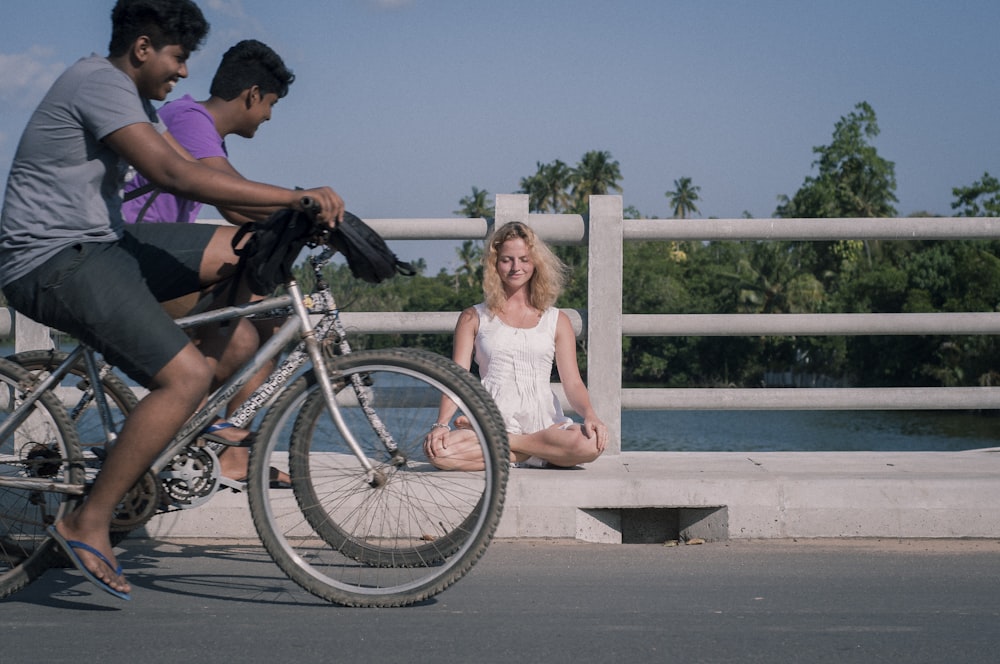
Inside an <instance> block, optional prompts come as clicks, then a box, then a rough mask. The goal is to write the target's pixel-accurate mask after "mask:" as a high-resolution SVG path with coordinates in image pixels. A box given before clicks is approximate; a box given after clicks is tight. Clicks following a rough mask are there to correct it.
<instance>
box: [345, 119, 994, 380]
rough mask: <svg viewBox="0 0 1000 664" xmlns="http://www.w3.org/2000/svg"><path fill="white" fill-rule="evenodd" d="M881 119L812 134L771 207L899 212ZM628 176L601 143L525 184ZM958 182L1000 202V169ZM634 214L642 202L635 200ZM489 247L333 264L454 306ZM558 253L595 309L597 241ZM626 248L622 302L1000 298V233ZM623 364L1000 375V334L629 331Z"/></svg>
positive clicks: (576, 193)
mask: <svg viewBox="0 0 1000 664" xmlns="http://www.w3.org/2000/svg"><path fill="white" fill-rule="evenodd" d="M878 133H879V128H878V122H877V118H876V115H875V111H874V110H873V109H872V107H871V106H870V105H869V104H867V103H865V102H861V103H859V104H857V105H856V106H855V107H854V109H853V110H852V111H851V112H850V113H849V114H847V115H845V116H843V117H841V118H840V120H839V121H838V122H837V123H836V124H835V126H834V130H833V134H832V137H831V140H830V143H829V144H828V145H822V146H817V147H814V148H813V152H814V154H815V160H814V161H813V163H812V165H811V166H812V173H811V174H810V175H808V176H807V177H806V178H805V179H804V181H803V183H802V185H801V186H800V187H799V189H798V190H797V191H796V192H795V193H794V194H793V195H791V196H784V195H783V196H779V197H778V205H777V207H776V209H775V211H774V213H773V216H774V217H778V218H803V217H807V218H838V217H840V218H843V217H894V216H898V213H897V210H896V208H895V204H896V203H897V198H896V193H895V192H896V177H895V164H894V163H893V162H892V161H889V160H887V159H885V158H883V157H882V156H881V155H879V153H878V151H877V149H876V148H875V146H874V145H873V140H874V139H875V138H876V137H877V136H878ZM621 179H622V178H621V171H620V167H619V164H618V162H617V161H615V160H614V159H613V158H612V156H611V154H610V153H609V152H604V151H591V152H587V153H586V154H584V156H583V158H582V159H581V160H580V162H579V163H578V164H577V165H576V166H570V165H568V164H566V163H564V162H563V161H561V160H558V159H557V160H555V161H552V162H550V163H542V162H538V163H537V168H536V172H535V173H534V174H532V175H528V176H526V177H524V178H522V179H521V181H520V186H521V188H520V191H519V192H518V193H523V194H527V195H528V200H529V207H530V209H531V211H532V212H541V213H586V211H587V199H588V197H589V196H590V195H591V194H607V193H612V192H621V191H622V187H621V186H620V184H619V182H620V181H621ZM952 194H953V202H952V203H951V207H952V216H1000V181H998V180H997V178H995V177H993V176H991V175H990V174H989V173H988V172H986V173H984V175H983V177H982V178H981V179H980V180H977V181H976V182H973V183H972V184H971V185H967V186H957V187H954V188H953V189H952ZM664 195H665V196H666V198H667V199H668V202H669V205H670V209H671V211H672V213H673V216H674V217H675V218H688V217H690V216H692V215H695V214H697V213H698V205H699V203H700V201H701V190H700V187H698V186H697V185H695V184H694V183H693V182H692V180H691V178H689V177H679V178H677V179H676V180H674V181H673V189H671V190H669V191H666V192H665V194H664ZM489 196H490V195H489V193H488V192H487V191H485V190H482V189H479V188H477V187H473V188H472V193H471V194H470V195H469V196H466V197H464V198H462V199H461V200H460V201H459V206H460V208H459V209H458V210H456V214H459V215H462V216H466V217H485V218H491V217H492V216H493V210H492V208H491V207H490V206H489ZM625 216H626V218H642V216H643V215H642V214H641V213H640V212H639V211H638V210H636V209H635V208H633V207H631V206H626V208H625ZM744 216H749V215H744ZM912 216H934V215H930V214H928V213H916V214H914V215H912ZM942 223H947V222H946V221H942ZM481 251H482V242H479V241H466V242H464V243H463V244H462V245H461V247H459V248H458V249H457V255H458V258H459V264H458V267H457V268H456V269H455V270H454V271H453V272H450V273H449V272H447V271H445V270H441V271H440V272H439V273H438V274H436V275H426V274H420V275H419V276H417V277H415V278H412V279H405V280H403V279H397V280H394V281H393V282H390V283H387V284H383V285H380V286H377V287H371V286H367V285H365V284H359V283H357V282H355V281H354V280H352V279H349V278H347V277H346V272H344V270H346V268H343V267H331V268H330V269H331V270H332V271H333V272H334V273H335V274H333V275H331V276H333V277H334V278H335V279H336V282H335V283H338V284H339V285H340V286H339V288H340V289H341V291H344V292H343V295H342V297H343V296H344V295H346V296H347V297H348V299H350V300H351V302H350V303H347V302H345V303H343V306H344V308H355V309H360V310H370V311H400V310H401V311H442V310H443V311H457V310H460V309H463V308H465V307H467V306H469V305H470V304H472V303H475V302H478V301H480V299H481V297H482V292H481V289H480V276H481V268H480V266H479V260H480V257H481ZM556 251H557V253H559V254H560V256H561V257H562V258H563V260H564V261H565V262H566V263H567V264H568V265H569V266H570V269H571V270H572V277H571V279H570V281H569V287H568V289H567V291H566V292H565V293H564V295H563V297H562V298H561V300H560V302H559V306H562V307H567V308H584V307H586V294H587V283H586V280H587V265H586V260H587V257H586V250H585V249H583V248H581V247H556ZM624 252H625V255H624V265H625V267H624V301H623V309H624V311H625V313H658V314H683V313H766V314H781V313H867V312H872V313H928V312H949V311H987V312H989V311H997V310H998V306H1000V259H998V256H1000V239H998V240H966V241H922V240H894V241H892V242H883V241H860V240H842V241H830V242H794V241H711V242H670V243H665V242H657V241H643V242H628V243H626V244H625V249H624ZM419 264H420V266H421V267H423V268H426V264H425V263H423V262H420V263H419ZM340 272H343V274H337V273H340ZM345 288H346V291H345ZM363 343H365V344H368V345H394V344H413V345H421V346H425V347H429V348H431V349H433V350H435V351H437V352H440V353H443V354H446V355H447V354H450V348H451V338H450V335H395V336H394V337H386V336H379V337H370V338H367V339H364V340H363ZM584 360H585V356H584V355H583V354H581V361H584ZM623 364H624V367H623V370H624V379H625V381H626V383H627V384H630V385H638V384H642V385H659V386H670V387H692V386H722V385H725V386H741V387H751V386H761V385H764V384H766V379H767V377H768V376H769V375H771V374H773V373H774V372H793V373H798V374H809V375H814V376H824V377H827V378H829V379H831V380H834V381H836V382H837V383H838V384H843V385H854V386H868V387H871V386H937V385H943V386H959V385H970V386H971V385H998V384H1000V347H998V343H997V339H996V338H995V337H992V336H949V337H945V336H898V337H897V336H851V337H787V336H781V337H778V336H759V337H631V338H625V339H623ZM584 366H585V365H584Z"/></svg>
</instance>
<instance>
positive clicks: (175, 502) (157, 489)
mask: <svg viewBox="0 0 1000 664" xmlns="http://www.w3.org/2000/svg"><path fill="white" fill-rule="evenodd" d="M310 246H311V247H314V248H315V247H317V246H319V247H321V248H322V249H321V251H320V252H319V254H318V255H315V254H314V255H310V256H309V258H308V262H309V265H310V267H311V270H312V274H313V275H314V276H315V283H316V288H315V289H313V291H312V292H311V293H310V294H308V295H306V296H304V295H303V293H302V289H301V287H300V285H299V284H298V282H297V281H296V280H294V279H292V280H289V281H288V282H287V283H286V284H285V290H286V292H285V293H284V294H280V295H274V296H271V297H268V298H266V299H264V300H261V301H258V302H252V303H249V304H242V305H237V306H229V307H224V308H222V309H217V310H212V311H206V312H202V313H197V314H193V315H190V316H186V317H184V318H181V319H178V320H177V324H178V325H180V326H181V327H185V328H187V327H194V326H197V325H202V324H208V323H218V322H222V321H227V320H234V319H237V318H239V317H253V318H263V317H282V318H285V319H286V320H285V322H283V323H282V324H281V326H280V327H279V328H278V330H277V331H276V332H275V334H274V335H273V336H272V337H271V339H270V340H268V341H267V342H266V343H265V344H263V345H262V346H261V347H260V348H259V349H258V351H257V353H256V354H255V355H254V357H253V358H252V359H251V360H249V361H248V362H247V364H245V365H244V366H243V367H242V368H241V369H240V370H239V371H238V372H237V373H236V374H235V375H234V376H232V377H231V378H230V379H229V380H227V381H226V382H225V384H223V385H222V386H221V387H219V388H218V389H217V390H216V391H215V392H213V393H212V394H211V395H210V396H209V398H208V402H207V404H206V405H205V406H204V407H203V408H202V409H200V410H199V411H198V412H197V413H195V414H194V415H193V416H192V417H191V419H190V420H189V421H188V422H187V423H186V424H185V425H184V426H183V427H182V429H181V430H180V431H179V432H178V433H177V434H176V436H175V437H174V438H173V440H172V441H171V442H170V443H169V444H168V445H167V447H166V448H165V449H164V451H163V452H162V453H161V454H160V455H159V457H158V458H157V459H156V461H155V462H154V463H153V465H152V466H151V467H150V469H149V471H148V472H147V473H146V474H145V475H144V477H143V478H142V479H141V480H140V481H139V482H138V483H137V484H136V486H135V487H133V489H132V491H130V493H129V495H128V496H127V497H126V499H125V500H124V501H123V503H122V504H121V505H120V509H119V513H118V514H117V515H116V519H115V522H114V524H113V530H114V531H115V532H114V533H113V535H114V536H116V537H117V538H121V537H124V535H125V534H126V533H127V532H128V531H130V530H132V529H134V528H137V527H139V526H141V525H142V524H144V523H146V522H147V521H148V520H149V519H151V518H153V516H155V515H156V514H158V513H160V512H161V511H164V510H168V509H190V508H193V507H198V506H200V505H203V504H204V503H205V502H206V501H207V500H209V499H210V498H211V497H212V496H213V495H214V494H215V493H216V492H217V491H219V490H223V489H226V488H227V485H226V484H224V483H223V482H222V481H221V480H220V476H219V470H218V468H219V466H218V452H219V451H220V450H221V449H222V447H223V446H222V445H221V444H220V443H218V442H208V443H206V442H205V440H204V439H203V438H202V437H201V434H202V432H203V430H204V429H205V428H206V426H207V425H208V424H210V423H211V422H213V421H214V420H215V419H216V418H217V416H218V413H219V412H220V410H221V409H222V408H223V407H224V405H225V404H226V403H228V401H229V400H231V398H232V396H233V395H234V394H235V393H236V392H238V391H239V389H240V388H241V387H242V386H243V385H245V384H246V383H247V381H248V380H249V379H250V378H251V377H252V376H253V375H254V374H255V373H256V372H257V371H258V370H259V369H260V368H261V367H263V366H265V365H266V363H268V362H270V361H271V360H272V359H273V358H279V357H281V356H282V355H283V351H284V349H286V348H287V347H290V346H293V344H294V346H293V347H292V350H291V351H290V352H288V353H287V354H284V355H283V359H281V361H280V362H278V363H277V366H276V368H275V369H274V371H273V372H272V373H271V374H270V376H269V378H268V379H267V380H266V381H265V382H264V384H263V385H261V386H260V387H259V388H258V389H257V390H256V391H255V392H254V393H253V395H252V396H251V397H250V398H249V399H248V400H247V401H246V402H245V403H244V404H243V405H242V406H241V407H240V408H239V409H238V410H237V411H236V412H235V413H234V414H233V415H232V416H231V417H229V418H228V420H229V421H231V422H232V423H233V424H234V425H236V426H238V427H249V426H250V425H251V424H252V423H254V422H255V421H259V423H260V426H259V428H257V430H256V436H255V442H254V443H253V445H252V446H251V452H250V464H249V468H248V479H247V483H246V487H245V488H246V491H247V496H248V502H249V507H250V512H251V516H252V519H253V523H254V526H255V529H256V530H257V533H258V535H259V536H260V539H261V541H262V543H263V545H264V547H265V549H266V550H267V552H268V554H269V555H270V556H271V558H272V559H273V560H274V561H275V563H276V564H277V565H278V566H279V567H280V568H281V569H282V571H283V572H284V573H285V574H286V575H287V576H288V577H289V578H290V579H292V580H293V581H295V582H296V583H297V584H298V585H300V586H301V587H302V588H304V589H305V590H307V591H308V592H310V593H312V594H314V595H316V596H318V597H321V598H323V599H326V600H328V601H331V602H334V603H338V604H342V605H346V606H368V607H388V606H405V605H409V604H413V603H415V602H419V601H422V600H425V599H427V598H428V597H431V596H433V595H435V594H437V593H439V592H441V591H443V590H445V589H446V588H447V587H449V586H450V585H452V584H453V583H455V582H456V581H458V580H459V579H460V578H462V577H463V576H464V575H465V574H466V573H468V571H469V570H470V569H471V568H472V567H473V566H474V565H475V563H476V562H477V561H478V560H479V558H480V557H481V556H482V555H483V553H484V552H485V551H486V549H487V547H488V546H489V543H490V542H491V540H492V538H493V535H494V532H495V530H496V527H497V525H498V523H499V520H500V516H501V513H502V509H503V502H504V494H505V489H506V482H507V474H508V459H509V447H508V443H507V435H506V432H505V428H504V425H503V420H502V418H501V416H500V414H499V412H498V411H497V409H496V405H495V404H494V403H493V400H492V398H490V396H489V395H488V393H487V392H486V391H485V390H484V389H483V387H482V385H481V384H480V383H479V381H478V380H476V379H475V378H474V377H473V376H472V374H470V373H469V372H468V371H466V370H465V369H463V368H461V367H459V366H458V365H457V364H455V363H454V362H452V361H451V360H449V359H447V358H444V357H441V356H439V355H436V354H433V353H429V352H426V351H422V350H419V349H413V348H394V349H380V350H360V351H354V350H352V349H351V347H350V344H349V342H348V339H347V333H346V330H345V328H344V326H343V323H342V321H341V319H340V310H339V308H338V307H337V305H336V302H335V299H334V296H333V294H332V291H331V289H330V286H329V284H328V283H327V281H326V279H325V278H324V276H323V274H322V269H323V267H324V266H325V265H326V264H328V262H329V261H330V260H331V258H332V257H333V255H334V253H335V252H334V250H333V249H332V248H330V247H329V246H328V245H326V244H325V243H324V242H323V238H322V237H318V238H314V240H313V241H312V242H311V243H310ZM313 318H317V319H318V320H317V321H316V323H315V325H314V324H313V322H312V319H313ZM14 359H20V361H22V362H24V366H22V365H19V364H17V363H15V362H13V361H11V360H10V359H0V418H2V419H0V597H5V596H7V595H10V594H11V593H13V592H15V591H17V590H19V589H21V588H23V587H24V586H25V585H27V584H28V583H30V582H31V581H33V580H34V579H36V578H37V577H38V576H40V575H41V574H42V573H43V572H44V571H45V570H46V569H48V568H49V567H50V566H53V565H55V564H57V563H58V562H59V561H60V555H61V554H60V552H59V550H58V547H57V546H56V545H55V543H54V541H53V540H52V539H51V538H50V537H49V536H48V534H47V533H46V530H45V528H46V527H47V526H49V525H51V524H53V523H55V522H56V521H58V520H59V519H60V518H61V517H62V516H63V515H64V514H67V513H69V512H70V511H72V510H73V509H74V508H75V507H76V506H77V505H78V504H79V502H80V501H81V500H83V499H84V497H85V495H86V492H87V488H88V486H89V485H90V484H91V483H92V482H93V479H94V478H95V477H96V475H97V473H98V472H99V471H100V465H101V460H102V459H103V457H104V454H103V447H104V445H105V444H106V443H107V444H113V441H114V435H115V431H116V428H117V421H119V420H120V419H122V416H123V415H124V414H125V413H127V410H128V409H129V408H131V406H134V403H135V402H134V400H133V401H130V400H129V397H128V396H125V392H128V393H129V394H130V395H131V390H130V388H128V387H127V386H124V383H122V381H121V379H119V378H117V377H116V376H115V375H114V374H113V373H111V372H110V371H109V370H108V369H107V368H106V367H105V366H104V365H102V363H101V362H99V361H98V360H97V358H96V357H95V353H94V352H93V351H92V350H91V349H89V348H87V347H86V346H83V345H81V346H78V347H77V348H75V349H74V350H73V351H71V352H69V353H67V354H61V353H59V352H50V351H41V352H36V353H35V354H34V355H29V356H24V355H21V356H20V357H18V356H14ZM56 363H57V364H56ZM53 364H55V366H53ZM63 381H67V384H63ZM67 386H69V387H70V390H69V393H74V394H75V392H74V390H75V391H76V392H80V393H81V394H80V395H79V396H78V398H75V399H70V402H75V403H71V406H70V407H69V408H67V405H66V403H65V402H64V400H63V399H61V398H60V394H62V395H63V396H65V395H66V394H67V390H66V387H67ZM108 394H110V395H111V402H113V404H114V407H112V406H109V397H108ZM131 396H132V399H134V395H131ZM442 398H447V399H450V400H452V401H454V402H455V403H456V404H457V405H458V411H457V413H456V416H455V417H456V418H459V417H462V418H464V419H463V420H462V423H461V426H463V427H468V428H469V429H471V430H473V431H474V432H475V433H476V434H477V437H478V439H479V442H480V449H481V451H482V453H483V460H484V469H483V470H481V471H476V472H455V471H443V470H439V469H438V468H436V467H435V466H434V465H433V464H431V463H430V462H429V460H428V459H427V457H426V454H425V452H424V450H423V443H424V437H425V435H426V433H427V431H428V430H429V427H430V425H431V424H432V423H434V422H435V421H436V419H435V418H436V417H437V412H438V407H439V405H440V402H441V399H442ZM92 408H96V410H97V412H98V415H99V417H98V420H97V421H99V424H96V423H95V422H94V421H91V422H89V423H88V424H87V425H86V426H84V425H82V424H81V420H80V419H79V417H80V413H81V412H89V409H92ZM74 418H76V419H74ZM91 420H93V418H91ZM453 421H454V420H453ZM78 428H79V429H80V430H82V431H84V432H85V433H84V435H85V436H87V440H86V441H85V444H84V443H81V439H80V431H78ZM235 444H238V443H235ZM272 466H274V467H278V468H282V467H284V468H287V472H288V474H289V476H290V478H291V490H288V489H280V488H272V487H271V486H270V469H271V467H272Z"/></svg>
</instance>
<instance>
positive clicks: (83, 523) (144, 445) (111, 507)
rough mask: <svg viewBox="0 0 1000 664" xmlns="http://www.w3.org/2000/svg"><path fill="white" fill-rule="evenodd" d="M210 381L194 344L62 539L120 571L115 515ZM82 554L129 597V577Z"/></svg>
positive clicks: (154, 394) (131, 424)
mask: <svg viewBox="0 0 1000 664" xmlns="http://www.w3.org/2000/svg"><path fill="white" fill-rule="evenodd" d="M211 378H212V375H211V368H210V367H209V364H208V362H206V361H205V358H204V356H203V355H202V354H201V353H200V352H199V351H198V349H197V348H195V347H194V346H193V345H192V344H188V345H187V346H185V347H184V348H183V349H182V350H181V352H180V353H178V354H177V355H176V356H175V357H174V359H172V360H171V361H170V362H169V363H168V364H167V366H165V367H164V368H163V369H161V370H160V372H159V373H158V374H157V375H156V376H154V378H153V385H152V387H151V389H150V392H149V394H148V395H147V396H146V397H145V398H143V400H142V401H140V402H139V404H138V405H137V406H136V407H135V409H134V410H132V412H131V413H130V414H129V416H128V417H127V418H126V420H125V424H124V426H123V427H122V431H121V434H120V435H119V436H118V441H117V442H116V443H115V446H114V447H113V448H111V451H110V452H109V454H108V458H107V460H106V461H105V462H104V465H103V466H102V467H101V472H100V474H99V475H98V476H97V480H96V481H95V482H94V486H93V488H92V489H91V491H90V494H89V495H88V496H87V499H86V501H85V502H84V503H83V505H81V506H80V507H79V508H78V509H76V510H75V511H73V512H72V513H71V514H69V515H67V516H66V518H64V519H63V520H62V521H60V522H59V523H58V524H57V526H56V529H57V530H58V531H59V533H60V534H61V535H62V536H63V537H65V538H66V539H71V540H78V541H81V542H84V543H86V544H89V545H90V546H92V547H94V548H95V549H96V550H98V551H100V552H101V554H103V555H104V556H105V557H106V558H107V559H108V561H110V562H111V564H112V567H116V566H117V563H116V562H115V556H114V551H113V550H112V546H111V540H110V535H109V531H110V527H111V520H112V518H113V517H114V513H115V509H116V508H117V506H118V504H119V503H120V502H121V500H122V498H123V497H124V496H125V494H126V493H127V492H128V491H129V489H131V488H132V486H133V485H134V484H135V483H136V481H137V480H138V479H139V477H141V476H142V474H143V473H144V472H145V471H146V470H148V469H149V466H150V465H151V464H152V463H153V461H154V460H155V459H156V457H157V455H159V454H160V452H162V451H163V449H164V448H165V447H166V445H167V443H169V442H170V439H171V438H173V436H174V434H176V433H177V431H178V430H180V428H181V426H183V424H184V422H186V421H187V419H188V418H189V417H190V416H191V414H192V413H193V412H194V411H195V409H196V408H197V407H198V404H199V403H200V402H201V401H202V399H203V398H204V396H205V394H207V392H208V386H209V383H210V382H211ZM78 553H79V555H80V558H81V559H82V560H83V563H84V565H86V567H87V569H88V570H90V572H91V573H93V574H94V576H96V577H97V578H99V579H101V580H102V581H104V582H105V583H106V584H108V585H109V586H111V587H112V588H114V589H115V590H118V591H121V592H126V593H127V592H130V590H131V587H130V586H129V584H128V581H126V580H125V578H124V577H122V576H115V575H114V574H113V570H112V569H111V568H108V566H107V565H105V564H104V563H103V562H101V561H100V560H99V559H98V558H97V557H95V556H94V555H92V554H91V553H89V552H87V551H86V550H79V551H78Z"/></svg>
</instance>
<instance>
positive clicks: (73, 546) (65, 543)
mask: <svg viewBox="0 0 1000 664" xmlns="http://www.w3.org/2000/svg"><path fill="white" fill-rule="evenodd" d="M45 530H47V531H48V533H49V535H50V536H51V537H52V539H54V540H55V541H56V544H58V545H59V548H61V549H62V550H63V553H65V554H66V557H67V558H69V560H70V562H71V563H73V566H74V567H76V568H77V569H78V570H80V573H81V574H83V576H84V578H86V579H87V580H88V581H90V582H91V583H93V584H94V585H95V586H97V587H98V588H100V589H101V590H103V591H104V592H106V593H108V594H109V595H114V596H115V597H117V598H118V599H124V600H130V599H132V596H131V595H130V594H129V593H125V592H122V591H120V590H115V589H114V588H112V587H111V586H109V585H108V584H107V583H105V582H104V581H103V580H101V579H99V578H97V576H96V575H95V574H94V573H93V572H91V571H90V570H89V569H87V566H86V565H84V564H83V559H82V558H80V555H79V554H78V553H77V552H76V550H77V549H82V550H84V551H86V552H88V553H90V554H92V555H94V556H96V557H97V559H98V560H100V561H101V562H102V563H104V564H105V565H107V566H108V569H110V570H111V571H112V572H114V574H115V576H119V577H120V576H121V575H122V566H121V565H118V567H115V566H114V565H112V564H111V561H110V560H108V559H107V558H105V557H104V554H103V553H101V552H100V551H98V550H97V549H95V548H94V547H92V546H90V545H89V544H87V543H85V542H80V541H78V540H68V539H66V538H65V537H63V536H62V535H60V534H59V531H58V530H56V527H55V526H49V527H48V528H46V529H45Z"/></svg>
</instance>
